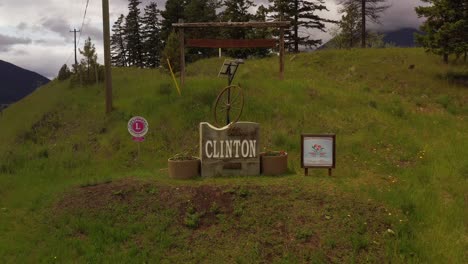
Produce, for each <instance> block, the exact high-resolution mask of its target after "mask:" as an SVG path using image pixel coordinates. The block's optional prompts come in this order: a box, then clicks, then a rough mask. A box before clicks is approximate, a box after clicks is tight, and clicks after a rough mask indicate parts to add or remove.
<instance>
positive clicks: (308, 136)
mask: <svg viewBox="0 0 468 264" xmlns="http://www.w3.org/2000/svg"><path fill="white" fill-rule="evenodd" d="M306 138H331V139H332V145H333V147H332V148H333V155H332V164H331V165H330V166H313V165H306V164H304V142H305V139H306ZM335 167H336V135H335V134H301V168H303V169H304V175H305V176H308V175H309V169H311V168H320V169H324V168H325V169H328V176H331V175H332V169H334V168H335Z"/></svg>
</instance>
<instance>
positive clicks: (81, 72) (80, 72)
mask: <svg viewBox="0 0 468 264" xmlns="http://www.w3.org/2000/svg"><path fill="white" fill-rule="evenodd" d="M79 52H80V54H81V55H82V56H83V58H82V59H81V62H80V63H79V64H78V65H73V71H74V74H73V76H72V79H71V84H72V85H76V84H78V83H79V84H84V85H87V84H92V83H95V82H96V78H98V79H99V80H102V78H103V77H104V75H103V74H102V71H103V67H100V66H99V64H98V62H97V58H98V57H97V54H96V47H95V46H94V44H93V43H92V42H91V38H90V37H88V39H86V40H85V44H84V47H83V49H79Z"/></svg>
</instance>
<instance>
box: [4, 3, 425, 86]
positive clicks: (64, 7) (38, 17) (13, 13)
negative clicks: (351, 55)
mask: <svg viewBox="0 0 468 264" xmlns="http://www.w3.org/2000/svg"><path fill="white" fill-rule="evenodd" d="M109 1H110V14H111V26H112V24H113V22H114V21H115V20H116V18H117V16H118V15H119V14H121V13H124V14H125V12H126V10H127V2H128V0H109ZM150 1H154V0H142V2H143V4H146V3H148V2H150ZM325 1H326V5H327V7H328V9H329V11H328V12H323V14H321V15H322V16H324V17H327V18H333V19H338V18H339V15H338V10H339V8H340V7H339V6H337V4H336V3H335V2H336V0H325ZM86 2H87V0H73V1H63V0H0V60H4V61H8V62H11V63H13V64H16V65H18V66H20V67H23V68H26V69H29V70H32V71H35V72H38V73H40V74H42V75H44V76H46V77H49V78H53V77H55V76H56V74H57V72H58V70H59V68H60V67H61V66H62V65H63V64H64V63H68V65H71V64H72V63H73V61H74V55H73V33H70V30H73V29H74V28H76V29H80V28H81V24H82V21H83V16H84V10H85V5H86ZM155 2H157V3H158V6H159V7H160V8H163V7H164V2H165V0H156V1H155ZM255 2H256V3H266V2H268V1H267V0H256V1H255ZM388 2H389V3H390V4H391V5H392V6H391V8H389V9H388V10H387V11H386V13H385V15H384V16H383V18H382V25H381V26H380V27H383V28H385V29H398V28H402V27H417V26H418V25H419V23H420V20H418V18H417V17H416V14H415V12H414V7H415V6H417V5H420V4H421V1H419V0H388ZM101 8H102V2H101V0H89V6H88V11H87V15H86V19H85V20H84V26H83V30H82V35H81V38H80V44H79V46H80V47H81V46H82V45H83V43H84V39H86V38H87V37H88V36H90V37H91V38H92V39H93V42H94V43H95V44H96V48H97V50H98V56H99V57H100V59H102V57H103V56H102V53H103V48H102V9H101ZM312 33H313V34H315V35H316V36H317V38H323V39H324V40H326V39H328V38H329V36H328V34H324V33H321V32H312ZM78 59H79V58H78Z"/></svg>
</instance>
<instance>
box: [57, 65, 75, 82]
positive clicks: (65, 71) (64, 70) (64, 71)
mask: <svg viewBox="0 0 468 264" xmlns="http://www.w3.org/2000/svg"><path fill="white" fill-rule="evenodd" d="M71 75H72V73H71V71H70V69H69V68H68V65H66V64H64V65H63V66H62V67H61V68H60V70H59V73H58V76H57V79H58V80H59V81H64V80H66V79H68V78H70V76H71Z"/></svg>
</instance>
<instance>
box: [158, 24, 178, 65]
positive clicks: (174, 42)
mask: <svg viewBox="0 0 468 264" xmlns="http://www.w3.org/2000/svg"><path fill="white" fill-rule="evenodd" d="M179 44H180V43H179V36H178V35H177V33H175V32H174V31H173V32H172V33H171V34H170V35H169V37H168V38H167V41H166V46H165V47H164V51H163V57H162V60H163V62H162V65H163V67H164V68H166V69H169V65H167V60H169V61H170V62H171V67H172V70H173V71H174V72H178V71H180V51H179Z"/></svg>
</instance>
